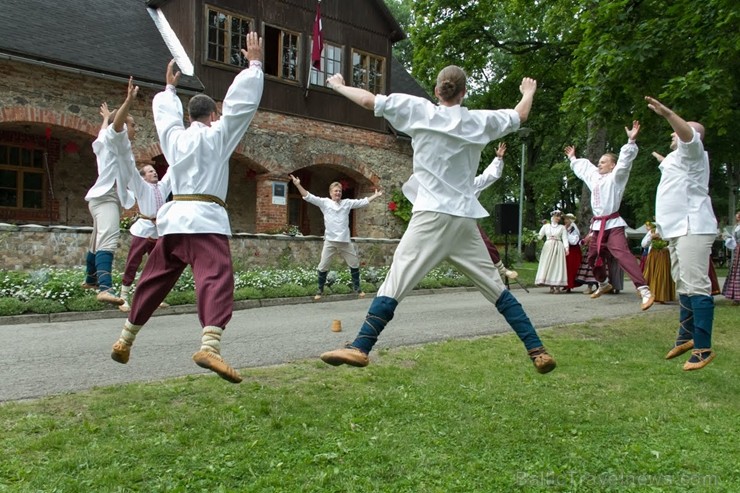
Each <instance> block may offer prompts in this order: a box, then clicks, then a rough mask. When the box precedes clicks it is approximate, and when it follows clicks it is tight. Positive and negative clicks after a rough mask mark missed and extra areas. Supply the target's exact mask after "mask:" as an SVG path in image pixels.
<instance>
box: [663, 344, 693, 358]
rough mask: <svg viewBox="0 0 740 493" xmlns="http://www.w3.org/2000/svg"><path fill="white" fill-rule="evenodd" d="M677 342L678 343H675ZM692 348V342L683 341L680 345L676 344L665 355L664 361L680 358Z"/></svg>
mask: <svg viewBox="0 0 740 493" xmlns="http://www.w3.org/2000/svg"><path fill="white" fill-rule="evenodd" d="M676 342H678V341H676ZM693 347H694V341H693V340H691V341H684V342H682V343H681V344H676V345H675V346H674V347H673V348H672V349H671V350H670V351H668V354H666V355H665V359H673V358H675V357H676V356H681V355H682V354H683V353H685V352H686V351H688V350H689V349H692V348H693Z"/></svg>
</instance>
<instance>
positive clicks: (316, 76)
mask: <svg viewBox="0 0 740 493" xmlns="http://www.w3.org/2000/svg"><path fill="white" fill-rule="evenodd" d="M308 46H311V47H313V36H309V37H308ZM327 46H330V47H332V48H334V51H333V52H334V53H335V54H338V55H339V59H336V58H329V54H328V50H327V49H326V48H327ZM306 51H308V53H307V59H308V65H307V66H308V68H309V69H310V70H311V76H310V78H309V81H310V83H311V85H312V86H318V87H327V86H326V79H327V78H328V77H330V76H332V75H334V74H336V73H340V74H344V53H345V49H344V46H342V45H338V44H334V43H331V42H328V41H324V47H323V50H322V51H321V70H317V69H315V68H313V67H312V66H311V51H310V50H306ZM329 62H331V63H332V67H334V68H333V70H332V71H331V72H327V67H328V65H329ZM337 65H339V67H338V68H337V67H336V66H337Z"/></svg>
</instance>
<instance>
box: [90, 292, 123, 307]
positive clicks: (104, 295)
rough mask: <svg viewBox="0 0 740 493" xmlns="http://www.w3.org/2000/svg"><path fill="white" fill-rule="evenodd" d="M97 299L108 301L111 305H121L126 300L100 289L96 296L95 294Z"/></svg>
mask: <svg viewBox="0 0 740 493" xmlns="http://www.w3.org/2000/svg"><path fill="white" fill-rule="evenodd" d="M96 298H97V300H98V301H101V302H103V303H110V304H111V305H116V306H121V305H123V304H124V303H126V300H124V299H123V298H119V297H118V296H116V295H114V294H112V293H111V292H109V291H101V292H99V293H98V296H96Z"/></svg>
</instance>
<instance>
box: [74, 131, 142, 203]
mask: <svg viewBox="0 0 740 493" xmlns="http://www.w3.org/2000/svg"><path fill="white" fill-rule="evenodd" d="M92 148H93V152H94V153H95V156H96V158H97V163H98V178H97V180H95V184H94V185H93V186H92V187H91V188H90V190H88V192H87V195H85V200H86V201H88V202H89V201H90V200H91V199H96V198H99V197H102V196H103V195H106V194H107V193H108V192H110V190H111V188H113V187H115V188H116V195H117V197H118V202H119V203H120V204H121V205H122V206H123V208H124V209H130V208H131V207H133V206H134V195H133V194H132V193H131V192H130V191H129V190H128V189H127V188H126V185H127V184H128V182H129V179H130V178H131V170H130V168H129V163H130V162H133V160H134V156H133V154H132V153H131V142H129V140H128V133H127V131H126V125H124V126H123V130H122V131H121V132H116V131H115V130H114V129H113V125H112V124H111V125H108V126H107V127H106V128H105V129H101V130H100V132H98V138H97V139H95V141H94V142H93V144H92ZM126 148H128V150H126Z"/></svg>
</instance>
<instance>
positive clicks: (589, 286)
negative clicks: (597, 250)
mask: <svg viewBox="0 0 740 493" xmlns="http://www.w3.org/2000/svg"><path fill="white" fill-rule="evenodd" d="M593 236H594V235H593V233H591V232H589V233H587V234H586V236H585V237H584V238H583V239H582V240H581V246H582V247H583V248H584V249H585V251H584V250H581V265H580V267H579V268H578V272H577V273H576V286H583V285H585V286H586V289H585V290H584V291H583V294H589V295H590V294H593V292H594V291H595V290H596V287H597V286H598V285H599V281H597V280H596V278H595V277H594V271H593V270H592V269H591V266H590V265H588V255H586V253H588V246H589V243H591V240H592V239H593ZM579 249H580V247H579ZM568 256H569V257H570V254H568Z"/></svg>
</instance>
